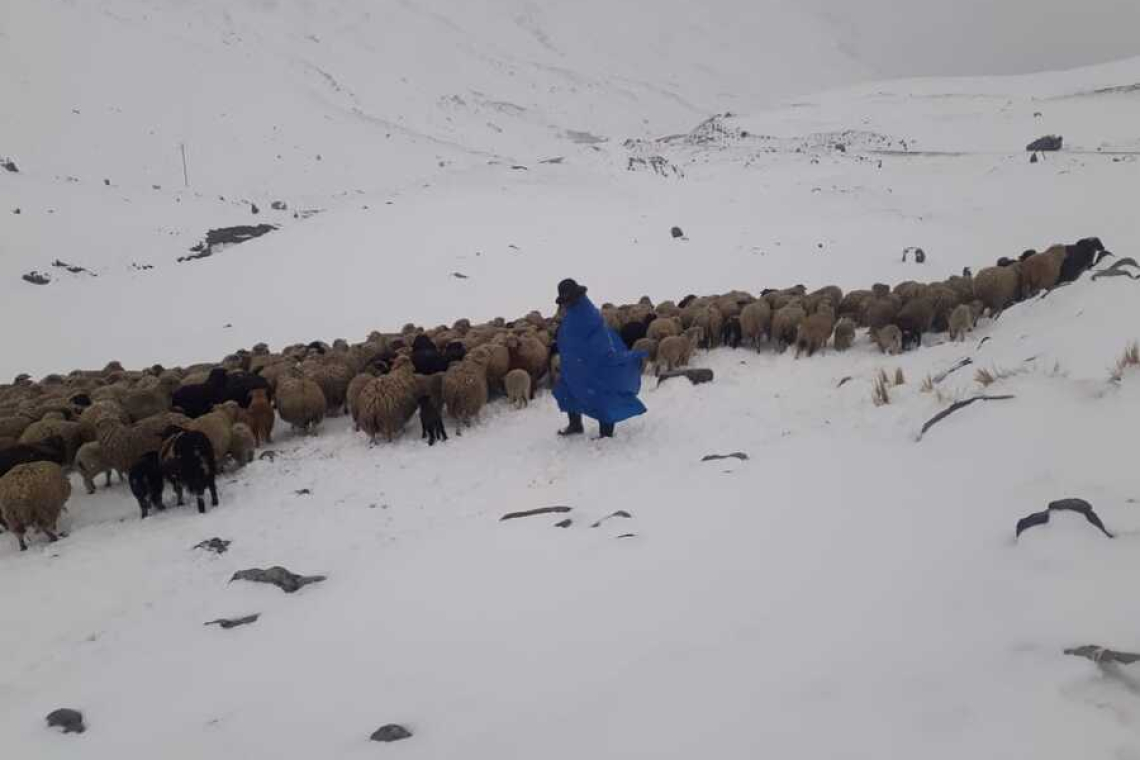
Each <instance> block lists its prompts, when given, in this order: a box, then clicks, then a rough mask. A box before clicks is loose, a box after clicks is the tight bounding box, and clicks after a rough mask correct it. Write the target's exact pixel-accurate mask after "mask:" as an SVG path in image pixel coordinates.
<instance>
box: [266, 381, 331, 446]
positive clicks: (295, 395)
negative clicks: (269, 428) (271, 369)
mask: <svg viewBox="0 0 1140 760" xmlns="http://www.w3.org/2000/svg"><path fill="white" fill-rule="evenodd" d="M327 411H328V403H327V402H326V401H325V394H324V391H322V390H321V386H320V385H318V384H317V382H316V381H315V380H311V379H310V378H307V377H302V376H301V375H300V373H299V372H296V371H294V372H293V373H290V374H288V375H284V376H282V377H280V378H279V379H278V381H277V413H278V414H280V415H281V419H283V420H285V421H286V422H288V423H289V424H290V425H292V426H293V430H296V431H300V432H301V433H306V434H308V433H312V434H315V433H316V431H317V426H319V425H320V424H321V422H323V421H324V419H325V413H326V412H327Z"/></svg>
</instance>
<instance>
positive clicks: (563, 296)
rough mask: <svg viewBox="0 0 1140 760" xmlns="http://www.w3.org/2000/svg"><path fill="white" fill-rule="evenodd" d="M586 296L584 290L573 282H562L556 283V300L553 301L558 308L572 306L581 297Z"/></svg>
mask: <svg viewBox="0 0 1140 760" xmlns="http://www.w3.org/2000/svg"><path fill="white" fill-rule="evenodd" d="M584 295H586V288H585V287H584V286H582V285H579V284H578V283H576V282H574V281H573V280H569V279H567V280H563V281H562V282H560V283H558V299H557V300H556V301H555V303H556V304H558V305H559V306H564V305H567V304H572V303H574V302H575V301H577V300H578V299H579V298H581V297H582V296H584Z"/></svg>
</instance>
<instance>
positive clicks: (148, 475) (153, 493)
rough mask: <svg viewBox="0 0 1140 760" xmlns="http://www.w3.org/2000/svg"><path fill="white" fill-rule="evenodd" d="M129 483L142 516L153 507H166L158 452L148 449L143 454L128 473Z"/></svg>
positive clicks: (161, 508) (144, 516) (160, 508)
mask: <svg viewBox="0 0 1140 760" xmlns="http://www.w3.org/2000/svg"><path fill="white" fill-rule="evenodd" d="M127 479H128V482H129V483H130V484H131V493H133V494H134V495H135V499H136V500H137V501H138V503H139V510H140V511H141V512H142V516H143V518H146V516H147V513H148V512H149V511H150V509H151V508H152V507H153V508H154V509H157V510H160V511H161V510H163V509H166V505H165V504H163V503H162V491H163V489H164V487H165V484H164V483H163V478H162V465H161V463H160V462H159V458H158V452H156V451H150V452H147V453H146V454H143V456H142V458H141V459H139V461H138V462H136V463H135V465H134V467H132V468H131V471H130V474H129V475H128V478H127Z"/></svg>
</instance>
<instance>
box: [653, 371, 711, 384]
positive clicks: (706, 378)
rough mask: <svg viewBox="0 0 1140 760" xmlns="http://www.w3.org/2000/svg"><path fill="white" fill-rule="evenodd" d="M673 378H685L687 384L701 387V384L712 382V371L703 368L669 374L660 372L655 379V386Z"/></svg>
mask: <svg viewBox="0 0 1140 760" xmlns="http://www.w3.org/2000/svg"><path fill="white" fill-rule="evenodd" d="M674 377H687V378H688V379H689V382H690V383H692V384H693V385H701V384H702V383H711V382H712V381H713V371H712V370H711V369H707V368H705V367H700V368H698V369H675V370H673V371H671V372H662V373H661V374H660V375H659V376H658V377H657V384H658V385H661V383H663V382H665V381H666V380H672V379H673V378H674Z"/></svg>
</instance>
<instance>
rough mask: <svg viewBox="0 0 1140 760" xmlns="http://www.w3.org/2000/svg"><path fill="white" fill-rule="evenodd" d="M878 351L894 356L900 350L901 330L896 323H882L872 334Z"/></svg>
mask: <svg viewBox="0 0 1140 760" xmlns="http://www.w3.org/2000/svg"><path fill="white" fill-rule="evenodd" d="M873 337H874V339H875V343H876V344H878V346H879V351H881V352H882V353H884V354H890V355H891V356H894V355H896V354H898V353H900V352H901V351H902V332H901V331H900V330H899V328H898V326H897V325H884V326H883V327H880V328H879V329H878V330H877V331H875V333H874V334H873Z"/></svg>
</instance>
